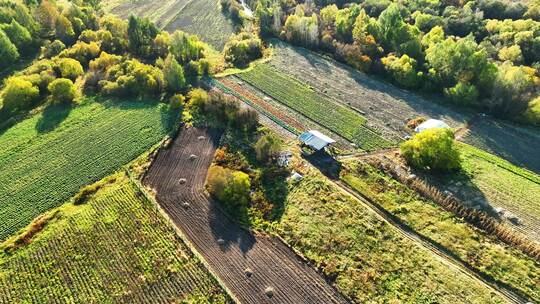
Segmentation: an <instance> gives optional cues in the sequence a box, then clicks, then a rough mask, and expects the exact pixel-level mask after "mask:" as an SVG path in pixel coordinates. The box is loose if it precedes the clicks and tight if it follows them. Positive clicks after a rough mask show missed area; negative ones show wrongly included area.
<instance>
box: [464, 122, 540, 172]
mask: <svg viewBox="0 0 540 304" xmlns="http://www.w3.org/2000/svg"><path fill="white" fill-rule="evenodd" d="M463 141H464V142H466V143H468V144H470V145H473V146H475V147H477V148H480V149H483V150H485V151H488V152H490V153H492V154H495V155H497V156H499V157H502V158H504V159H506V160H508V161H509V162H511V163H512V164H514V165H516V166H520V167H525V168H527V169H529V170H531V171H534V172H536V173H537V174H540V152H539V151H540V128H534V127H526V126H518V125H514V124H512V123H509V122H503V121H499V120H495V119H488V118H480V119H478V120H476V121H474V123H472V125H471V126H470V128H469V132H468V134H467V135H466V136H465V137H464V138H463Z"/></svg>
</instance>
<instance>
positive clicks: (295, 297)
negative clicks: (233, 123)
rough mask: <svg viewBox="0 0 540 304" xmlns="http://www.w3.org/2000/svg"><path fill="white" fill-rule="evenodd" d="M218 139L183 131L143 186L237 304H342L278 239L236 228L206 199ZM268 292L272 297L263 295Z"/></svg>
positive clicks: (160, 156) (206, 133)
mask: <svg viewBox="0 0 540 304" xmlns="http://www.w3.org/2000/svg"><path fill="white" fill-rule="evenodd" d="M219 138H220V132H218V131H207V130H202V129H197V128H187V129H184V130H182V131H181V132H180V135H179V137H178V138H177V139H176V140H175V142H174V144H173V145H172V146H171V147H170V148H169V149H166V150H162V151H161V152H160V153H159V154H158V156H157V158H156V160H155V161H154V163H153V164H152V166H151V167H150V169H149V171H148V174H147V176H146V178H145V181H144V182H145V184H146V185H147V186H149V187H151V188H153V189H154V190H155V191H156V193H157V195H156V197H157V200H158V202H159V204H160V205H161V207H162V208H163V209H164V210H165V212H167V213H168V215H169V216H170V218H171V219H172V221H173V222H174V224H175V225H176V226H177V227H178V228H179V229H180V230H181V231H182V232H183V233H184V234H185V237H186V238H187V239H188V240H189V242H190V243H191V244H192V245H193V247H194V248H195V249H196V250H197V251H198V252H199V253H200V254H201V255H202V257H203V258H204V259H205V260H206V262H207V264H208V265H209V266H210V269H211V271H212V272H213V273H214V274H215V275H217V276H218V277H219V278H220V280H221V281H222V282H223V283H224V284H225V286H226V287H227V288H228V289H229V290H230V291H231V292H232V294H233V295H234V296H235V297H236V298H237V299H238V300H239V301H240V302H242V303H295V304H297V303H342V302H343V300H342V298H341V297H340V296H339V294H338V293H337V292H336V291H335V290H334V289H333V288H332V287H331V286H329V285H328V284H327V283H326V282H325V281H324V280H323V278H322V277H321V276H320V275H319V274H318V273H317V272H315V271H314V270H313V269H312V268H311V267H310V266H309V265H307V264H306V263H305V262H304V261H302V260H301V259H300V258H298V257H297V256H296V255H295V254H294V253H293V251H292V250H290V249H289V248H288V247H286V246H285V245H284V244H283V243H282V242H281V241H279V240H277V239H275V238H272V237H268V236H265V235H253V234H252V233H250V232H248V231H246V230H243V229H241V228H239V226H238V225H237V224H236V223H235V222H233V221H232V220H231V219H229V218H228V217H227V216H226V215H225V213H224V212H223V211H222V210H221V209H220V208H219V207H218V205H217V202H215V201H213V200H209V199H208V197H207V196H205V194H204V192H203V187H204V182H205V178H206V173H207V169H208V167H209V166H210V164H211V162H212V158H213V155H214V152H215V149H216V147H217V144H218V141H219ZM191 155H196V158H193V157H191ZM182 178H184V179H185V183H182V182H181V181H180V179H182ZM186 203H188V204H189V205H187V204H186ZM250 273H251V275H249V274H250ZM270 289H272V290H273V296H272V297H269V296H268V295H267V294H266V292H265V291H268V290H270Z"/></svg>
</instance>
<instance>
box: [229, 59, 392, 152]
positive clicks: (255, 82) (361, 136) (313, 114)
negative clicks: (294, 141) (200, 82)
mask: <svg viewBox="0 0 540 304" xmlns="http://www.w3.org/2000/svg"><path fill="white" fill-rule="evenodd" d="M238 76H239V77H240V78H242V79H243V80H245V81H247V82H248V83H249V84H251V85H252V86H254V87H256V88H258V89H260V90H261V91H263V92H264V93H265V94H268V95H270V96H272V97H273V98H274V99H276V100H277V101H279V102H280V103H282V104H284V105H286V106H288V107H290V108H291V109H293V110H294V111H296V112H298V113H300V114H302V115H304V116H306V117H307V118H309V119H311V120H313V121H315V122H317V123H319V124H320V125H322V126H323V127H326V128H328V129H329V130H330V131H332V132H335V133H336V134H338V135H340V136H342V137H343V138H345V139H347V140H349V141H351V142H354V143H356V144H357V145H358V146H359V147H360V148H362V149H364V150H374V149H377V148H383V147H388V146H390V145H391V144H390V143H389V142H388V141H386V140H385V139H383V138H382V137H380V136H379V135H378V134H376V133H375V132H373V131H372V130H370V129H368V128H366V127H365V122H366V119H365V118H364V117H362V116H361V115H360V114H358V113H357V112H356V111H354V110H352V109H350V108H348V107H346V106H344V105H342V104H339V103H336V102H333V101H331V100H330V99H328V98H325V97H324V96H322V95H320V94H318V93H316V92H315V91H314V90H313V89H312V88H310V87H309V86H307V85H305V84H302V83H300V82H298V81H297V80H295V79H293V78H291V77H289V76H287V75H285V74H282V73H280V72H278V71H277V70H275V69H274V68H272V67H270V66H269V65H267V64H261V65H257V66H256V67H255V68H253V69H252V70H250V71H248V72H246V73H241V74H239V75H238Z"/></svg>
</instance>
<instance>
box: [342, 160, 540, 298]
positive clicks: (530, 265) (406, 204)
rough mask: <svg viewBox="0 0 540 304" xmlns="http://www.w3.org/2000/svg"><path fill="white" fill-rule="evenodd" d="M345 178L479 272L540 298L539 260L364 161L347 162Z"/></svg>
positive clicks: (354, 186) (523, 292)
mask: <svg viewBox="0 0 540 304" xmlns="http://www.w3.org/2000/svg"><path fill="white" fill-rule="evenodd" d="M345 167H346V170H345V171H344V172H347V173H346V174H344V175H343V177H342V179H343V180H344V181H345V182H346V183H347V184H349V186H350V187H351V188H353V189H355V190H356V191H358V192H359V193H361V194H363V195H365V196H367V197H369V198H371V199H372V200H373V201H375V202H376V203H377V204H379V205H380V206H381V207H383V208H384V209H386V210H387V211H389V212H390V213H392V214H393V215H395V216H396V217H398V218H399V219H400V220H401V221H403V222H404V223H405V224H407V225H408V226H409V227H411V228H413V229H414V230H415V231H417V232H418V233H419V234H421V235H423V236H426V237H428V238H429V239H431V240H433V241H434V243H437V244H440V245H441V246H443V247H444V248H446V249H448V250H449V251H450V252H452V253H454V254H455V255H456V256H458V257H459V258H460V259H461V260H463V261H466V262H467V263H469V264H470V265H472V266H473V267H474V268H475V269H476V270H477V271H479V272H483V273H485V274H487V275H488V276H491V277H492V278H494V279H495V280H498V281H500V282H504V283H506V284H507V285H509V286H512V287H513V288H514V289H517V290H519V291H521V293H522V294H525V295H527V297H529V298H530V299H531V300H532V301H536V302H539V301H540V286H539V285H538V284H537V283H538V282H539V280H540V264H539V263H538V262H535V261H534V259H531V258H529V257H528V256H526V255H524V254H523V253H521V252H520V251H519V250H517V249H513V248H510V247H508V246H506V245H505V244H503V243H501V242H500V241H497V240H496V239H495V238H494V237H492V236H488V235H486V234H485V233H483V232H481V231H480V230H478V229H476V228H473V227H472V226H471V225H469V224H467V223H466V222H464V221H463V220H461V219H459V218H457V217H456V216H455V215H454V214H452V213H451V212H447V211H445V210H444V209H442V208H441V207H439V206H438V205H436V204H435V203H433V202H431V201H428V200H425V199H423V198H421V197H420V196H419V195H418V194H416V193H415V192H414V191H413V190H411V189H409V188H408V187H406V186H405V185H403V184H401V183H399V182H397V181H396V180H394V179H392V178H390V177H388V176H386V175H384V174H383V173H381V172H379V171H377V170H376V169H375V168H373V167H371V166H369V165H367V164H365V163H360V162H354V161H353V162H348V163H346V164H345Z"/></svg>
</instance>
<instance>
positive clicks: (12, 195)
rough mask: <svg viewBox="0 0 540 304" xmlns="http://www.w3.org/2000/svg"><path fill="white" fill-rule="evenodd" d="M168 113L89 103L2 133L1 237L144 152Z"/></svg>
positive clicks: (160, 108) (165, 125) (151, 107)
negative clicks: (45, 128)
mask: <svg viewBox="0 0 540 304" xmlns="http://www.w3.org/2000/svg"><path fill="white" fill-rule="evenodd" d="M170 118H171V117H170V116H169V114H168V111H167V108H166V107H165V106H164V105H156V104H153V103H144V102H141V103H131V102H123V103H119V104H113V103H111V102H108V103H105V104H100V103H95V102H88V104H85V105H83V106H81V107H79V108H75V109H73V110H71V111H70V109H67V108H57V109H55V112H54V114H53V115H50V116H47V113H43V114H39V115H36V116H34V117H32V118H30V119H28V120H26V121H23V122H21V123H20V124H18V125H16V126H14V127H13V128H11V129H10V130H8V131H7V132H5V133H4V134H2V135H1V136H0V146H2V147H3V149H2V151H0V171H1V172H2V175H1V176H0V185H1V186H0V201H1V202H2V204H1V205H0V240H1V239H5V238H6V237H8V236H9V235H11V234H13V233H14V232H16V231H17V230H18V229H20V228H22V227H24V226H25V225H26V224H28V223H29V222H30V221H31V220H32V219H33V218H35V217H36V216H37V215H39V214H41V213H43V212H45V211H47V210H48V209H50V208H53V207H57V206H59V205H60V204H62V203H63V202H64V201H66V200H67V199H68V198H69V197H71V196H72V195H73V194H74V193H75V192H76V191H77V190H79V188H80V187H81V186H83V185H85V184H89V183H92V182H95V181H97V180H99V179H101V178H103V177H104V176H105V175H107V174H110V173H112V172H113V171H115V170H116V169H117V168H119V167H120V166H121V165H123V164H125V163H127V162H128V161H130V160H131V159H133V158H135V157H136V156H137V155H139V154H141V153H142V152H144V151H145V150H146V149H148V148H149V147H150V146H152V145H153V144H154V143H156V142H157V141H159V140H160V139H161V138H162V137H163V136H164V135H165V134H166V132H167V131H168V129H169V125H170V122H171V121H170ZM61 119H63V121H60V120H61ZM53 123H54V124H57V126H56V127H55V128H54V129H53V128H50V130H49V129H48V130H46V131H44V130H42V128H43V127H42V126H43V125H44V124H53Z"/></svg>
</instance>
